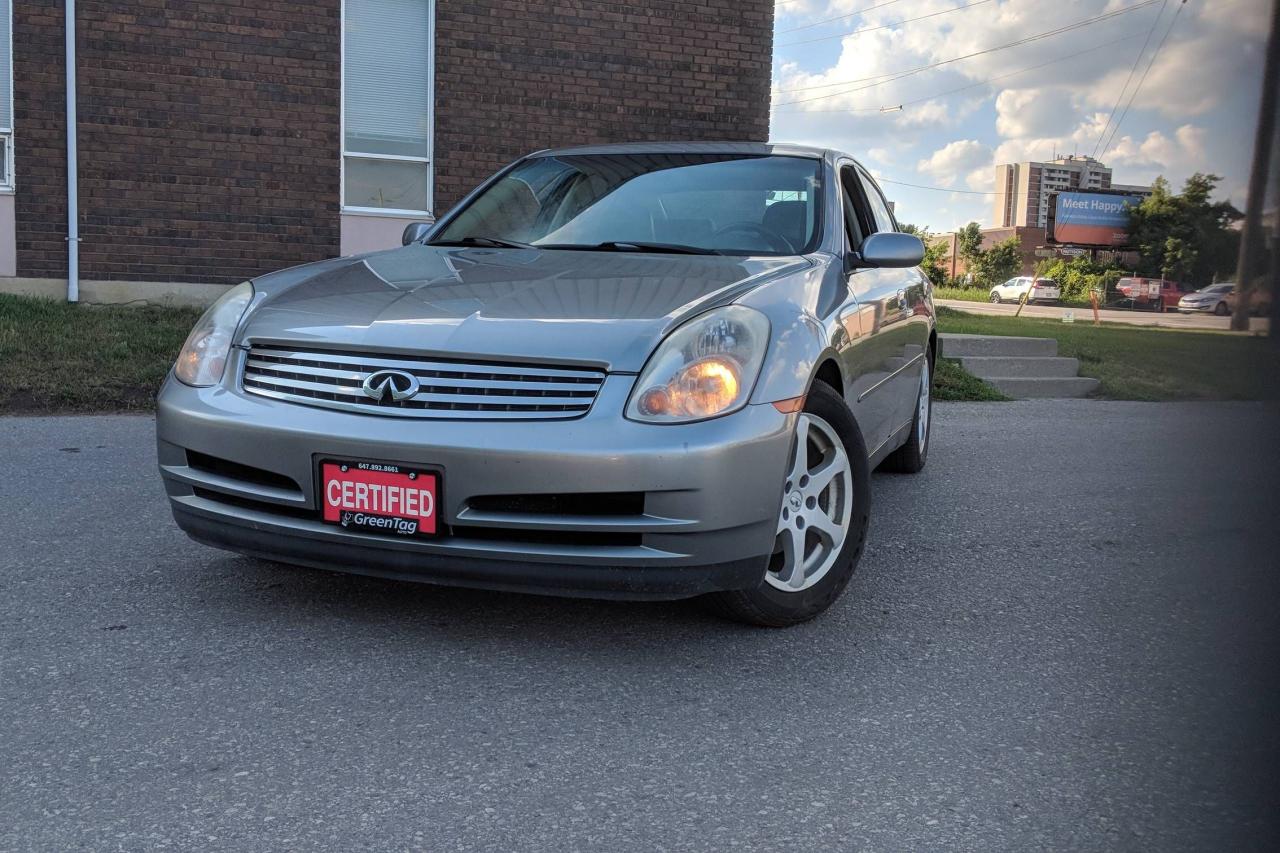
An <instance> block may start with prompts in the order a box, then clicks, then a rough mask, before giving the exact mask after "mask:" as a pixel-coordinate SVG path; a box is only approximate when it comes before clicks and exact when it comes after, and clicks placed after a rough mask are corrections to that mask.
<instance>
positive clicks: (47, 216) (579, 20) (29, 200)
mask: <svg viewBox="0 0 1280 853" xmlns="http://www.w3.org/2000/svg"><path fill="white" fill-rule="evenodd" d="M773 3H774V0H649V2H646V3H644V4H634V3H630V2H596V0H438V4H437V17H436V20H437V32H436V134H435V155H436V164H435V182H436V183H435V201H436V211H437V212H443V211H444V210H445V209H446V208H447V207H448V206H449V205H451V204H452V203H453V202H454V201H456V200H457V199H458V198H459V197H460V196H461V195H463V194H464V193H465V192H466V191H467V190H469V189H470V188H471V187H472V186H474V185H475V184H476V183H477V182H479V181H480V180H481V179H483V178H484V177H486V176H487V175H489V174H491V173H492V172H493V171H495V170H497V169H498V168H500V167H501V166H502V165H503V164H505V163H507V162H508V161H510V160H512V159H514V158H515V157H517V156H519V155H521V154H524V153H526V152H528V151H531V150H535V149H538V148H546V147H551V146H559V145H571V144H583V143H595V142H616V141H617V142H620V141H627V140H681V139H683V140H716V139H745V140H763V139H765V138H766V137H767V134H768V127H769V112H768V110H769V107H768V104H769V80H770V58H771V51H772V26H773ZM77 5H78V9H79V13H78V14H79V21H78V26H77V30H76V32H77V39H78V42H79V51H78V53H79V74H78V77H77V80H78V83H79V87H80V93H79V98H78V102H79V103H78V107H79V113H80V115H79V150H80V212H81V224H80V233H81V238H82V242H81V246H80V259H81V271H80V273H81V277H82V278H85V279H113V280H135V281H193V282H226V283H233V282H237V281H241V280H243V279H245V278H247V277H250V276H252V275H255V274H259V273H262V272H266V271H269V270H272V269H278V268H280V267H284V266H289V265H291V264H295V263H301V262H305V261H310V260H316V259H318V258H323V257H329V256H332V255H336V254H337V253H338V250H339V249H338V247H339V216H338V199H339V193H338V182H339V156H338V152H339V142H340V140H339V87H340V75H341V69H340V67H339V56H340V45H339V42H340V21H339V0H314V2H292V1H291V0H133V1H132V2H130V3H127V4H125V3H118V2H107V1H106V0H79V3H78V4H77ZM62 8H63V3H62V0H22V2H18V3H15V4H14V39H13V41H14V51H15V56H14V94H15V156H16V164H15V166H16V168H15V177H16V181H17V198H16V219H17V251H18V275H20V276H33V277H55V278H56V277H65V276H66V242H65V239H64V238H65V235H66V201H65V200H66V170H65V145H66V139H65V135H64V133H63V116H64V110H65V104H64V99H63V93H64V91H65V89H64V82H63V81H64V78H63V63H62V56H63V30H62Z"/></svg>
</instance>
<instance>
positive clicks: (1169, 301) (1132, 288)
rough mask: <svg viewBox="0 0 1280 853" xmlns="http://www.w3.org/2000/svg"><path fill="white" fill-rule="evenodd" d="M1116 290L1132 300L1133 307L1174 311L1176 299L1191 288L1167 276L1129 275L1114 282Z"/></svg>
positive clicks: (1176, 307)
mask: <svg viewBox="0 0 1280 853" xmlns="http://www.w3.org/2000/svg"><path fill="white" fill-rule="evenodd" d="M1116 290H1118V291H1119V292H1120V293H1121V294H1122V295H1124V296H1125V297H1127V298H1129V299H1131V300H1133V307H1135V308H1146V309H1148V310H1151V311H1176V310H1178V300H1179V299H1181V298H1182V296H1183V294H1185V293H1188V292H1190V290H1191V288H1189V287H1187V286H1186V285H1182V284H1179V283H1178V282H1176V281H1169V279H1167V278H1137V277H1134V276H1129V277H1126V278H1122V279H1120V280H1119V281H1117V282H1116Z"/></svg>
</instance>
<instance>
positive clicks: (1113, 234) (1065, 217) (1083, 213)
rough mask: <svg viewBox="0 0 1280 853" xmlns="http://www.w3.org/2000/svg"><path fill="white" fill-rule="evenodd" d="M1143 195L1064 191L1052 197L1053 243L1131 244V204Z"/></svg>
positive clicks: (1049, 227)
mask: <svg viewBox="0 0 1280 853" xmlns="http://www.w3.org/2000/svg"><path fill="white" fill-rule="evenodd" d="M1141 203H1142V196H1140V195H1136V194H1134V193H1124V192H1105V191H1103V192H1099V191H1097V190H1094V191H1092V192H1061V193H1056V194H1054V195H1053V196H1052V197H1051V198H1050V199H1049V216H1048V222H1047V223H1046V225H1047V228H1046V231H1047V233H1046V235H1045V239H1046V240H1047V241H1048V242H1050V243H1069V244H1071V245H1073V246H1097V247H1100V248H1107V249H1115V248H1120V247H1123V246H1127V245H1129V208H1130V207H1136V206H1137V205H1139V204H1141Z"/></svg>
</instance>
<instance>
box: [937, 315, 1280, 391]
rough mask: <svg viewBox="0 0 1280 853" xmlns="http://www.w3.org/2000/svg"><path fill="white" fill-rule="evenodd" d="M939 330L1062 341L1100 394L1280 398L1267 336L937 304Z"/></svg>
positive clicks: (1278, 364)
mask: <svg viewBox="0 0 1280 853" xmlns="http://www.w3.org/2000/svg"><path fill="white" fill-rule="evenodd" d="M938 328H939V331H942V332H960V333H966V334H975V335H1023V336H1026V337H1032V338H1056V339H1057V341H1058V355H1063V356H1072V357H1074V358H1078V359H1080V375H1081V376H1092V377H1095V378H1097V379H1098V380H1100V381H1101V383H1102V384H1101V387H1100V388H1099V396H1102V397H1109V398H1111V399H1116V400H1277V399H1280V347H1277V346H1275V345H1274V344H1272V343H1271V342H1270V341H1269V340H1267V339H1266V338H1263V337H1256V336H1248V335H1240V334H1228V333H1223V332H1207V331H1194V332H1193V331H1174V330H1171V329H1161V328H1149V327H1142V326H1128V325H1125V324H1122V323H1103V324H1102V325H1101V326H1094V325H1093V324H1092V323H1089V322H1082V321H1080V320H1077V321H1076V322H1075V323H1063V322H1061V321H1059V320H1047V319H1035V318H1031V317H1018V318H1014V317H995V316H984V315H979V314H967V313H965V312H963V311H957V310H955V309H950V308H946V307H939V308H938ZM943 353H944V354H945V353H946V347H945V345H944V347H943ZM940 372H941V371H940Z"/></svg>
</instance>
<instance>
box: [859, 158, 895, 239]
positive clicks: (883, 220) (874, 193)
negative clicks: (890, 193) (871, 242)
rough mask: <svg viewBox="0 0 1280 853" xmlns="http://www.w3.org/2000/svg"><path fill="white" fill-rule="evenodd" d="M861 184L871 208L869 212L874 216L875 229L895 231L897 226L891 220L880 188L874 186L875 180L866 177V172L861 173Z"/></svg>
mask: <svg viewBox="0 0 1280 853" xmlns="http://www.w3.org/2000/svg"><path fill="white" fill-rule="evenodd" d="M862 185H863V187H864V188H865V192H866V196H867V204H868V206H870V208H871V214H872V216H874V217H875V225H876V229H875V230H876V231H897V230H898V226H897V225H896V224H895V223H894V221H893V214H892V213H890V212H889V205H888V203H887V202H886V201H885V200H884V196H882V195H881V194H880V190H879V188H878V187H876V185H875V182H874V181H872V180H871V178H870V177H868V175H867V173H866V172H863V173H862Z"/></svg>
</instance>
